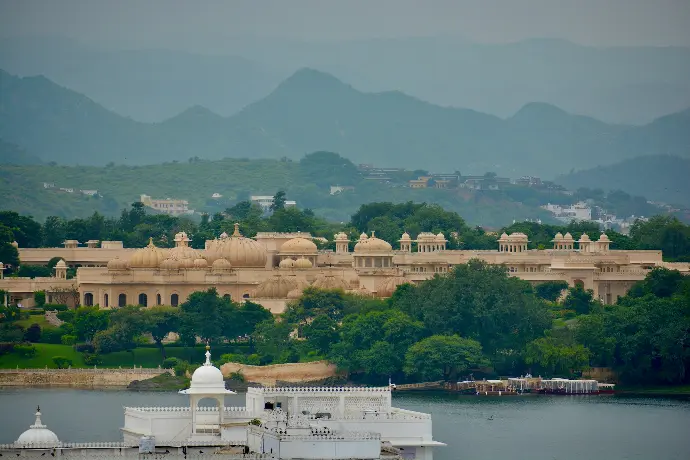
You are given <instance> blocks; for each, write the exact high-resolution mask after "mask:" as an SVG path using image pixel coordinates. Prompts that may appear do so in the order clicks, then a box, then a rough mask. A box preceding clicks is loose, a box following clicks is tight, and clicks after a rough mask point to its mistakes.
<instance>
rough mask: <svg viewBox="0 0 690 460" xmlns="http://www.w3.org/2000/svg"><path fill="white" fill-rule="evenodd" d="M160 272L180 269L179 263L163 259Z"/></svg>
mask: <svg viewBox="0 0 690 460" xmlns="http://www.w3.org/2000/svg"><path fill="white" fill-rule="evenodd" d="M160 268H161V270H177V269H179V268H180V263H179V262H178V261H177V260H175V259H170V258H168V259H165V260H164V261H163V262H161V264H160Z"/></svg>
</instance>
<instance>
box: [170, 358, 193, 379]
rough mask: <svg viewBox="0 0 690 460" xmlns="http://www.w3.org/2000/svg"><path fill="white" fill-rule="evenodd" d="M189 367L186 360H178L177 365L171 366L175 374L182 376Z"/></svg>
mask: <svg viewBox="0 0 690 460" xmlns="http://www.w3.org/2000/svg"><path fill="white" fill-rule="evenodd" d="M188 369H189V363H188V362H187V361H178V363H177V365H176V366H175V367H173V370H174V371H175V375H177V376H179V377H184V376H185V375H187V370H188Z"/></svg>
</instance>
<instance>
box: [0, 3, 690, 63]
mask: <svg viewBox="0 0 690 460" xmlns="http://www.w3.org/2000/svg"><path fill="white" fill-rule="evenodd" d="M0 34H1V35H2V36H8V35H12V36H14V35H23V36H27V35H28V36H32V35H41V36H62V37H69V38H74V39H78V40H80V41H84V42H91V43H94V44H98V45H113V46H127V47H142V48H150V47H156V48H170V49H187V50H197V51H202V50H204V49H207V50H210V49H212V50H214V51H222V42H223V41H224V40H229V39H232V38H233V37H246V36H255V37H282V38H292V39H301V40H309V41H313V40H342V39H360V38H361V39H365V38H373V37H410V36H436V35H458V36H463V37H466V38H469V39H471V40H473V41H478V42H493V43H495V42H509V41H517V40H521V39H525V38H531V37H539V38H546V37H548V38H563V39H567V40H571V41H573V42H576V43H581V44H588V45H685V46H690V0H419V1H412V0H381V1H376V0H340V1H327V0H265V1H262V0H197V1H182V0H0Z"/></svg>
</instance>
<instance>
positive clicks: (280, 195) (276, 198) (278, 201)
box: [271, 190, 286, 212]
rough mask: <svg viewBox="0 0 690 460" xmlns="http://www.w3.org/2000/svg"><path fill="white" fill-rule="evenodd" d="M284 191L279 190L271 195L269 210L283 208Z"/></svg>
mask: <svg viewBox="0 0 690 460" xmlns="http://www.w3.org/2000/svg"><path fill="white" fill-rule="evenodd" d="M285 201H286V199H285V192H284V191H282V190H280V191H278V192H276V194H275V195H273V202H272V203H271V211H274V212H275V211H280V210H283V209H285Z"/></svg>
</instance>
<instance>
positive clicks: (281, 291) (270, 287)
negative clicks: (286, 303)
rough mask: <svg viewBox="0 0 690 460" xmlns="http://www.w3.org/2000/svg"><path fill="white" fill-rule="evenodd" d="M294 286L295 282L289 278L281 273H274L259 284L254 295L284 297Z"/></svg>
mask: <svg viewBox="0 0 690 460" xmlns="http://www.w3.org/2000/svg"><path fill="white" fill-rule="evenodd" d="M296 287H297V286H296V284H295V282H294V281H292V280H291V279H289V278H287V277H284V276H281V275H274V276H272V277H271V278H269V279H267V280H265V281H263V282H262V283H261V284H259V286H258V287H257V289H256V292H255V293H254V297H256V298H259V299H285V298H287V295H288V292H290V291H292V290H293V289H295V288H296Z"/></svg>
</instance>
